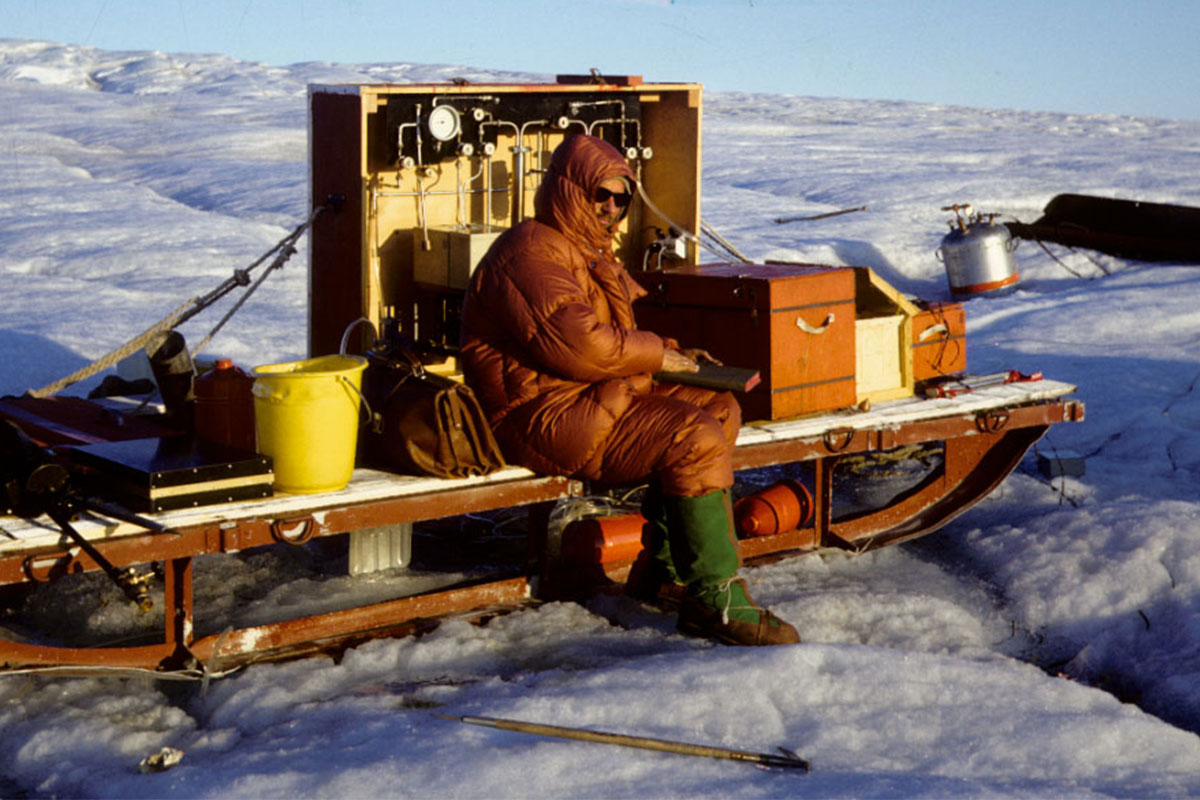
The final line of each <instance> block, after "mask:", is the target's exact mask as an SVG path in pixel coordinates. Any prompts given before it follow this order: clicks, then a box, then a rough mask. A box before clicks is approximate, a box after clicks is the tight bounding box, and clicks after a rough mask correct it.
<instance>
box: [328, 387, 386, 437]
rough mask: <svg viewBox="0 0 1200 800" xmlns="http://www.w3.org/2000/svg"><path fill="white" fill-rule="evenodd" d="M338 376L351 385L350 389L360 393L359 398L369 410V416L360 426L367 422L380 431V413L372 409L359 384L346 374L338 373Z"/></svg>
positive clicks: (357, 393)
mask: <svg viewBox="0 0 1200 800" xmlns="http://www.w3.org/2000/svg"><path fill="white" fill-rule="evenodd" d="M338 378H339V379H340V380H342V381H345V383H346V386H348V387H350V391H352V392H354V393H355V394H356V395H358V399H359V400H361V401H362V408H365V409H366V410H367V418H366V419H364V420H363V421H362V422H360V423H358V426H359V427H360V428H361V427H362V426H364V425H366V424H367V423H370V424H371V425H373V426H375V428H376V432H377V433H378V432H379V431H378V423H379V421H380V418H379V416H378V415H376V414H375V412H374V411H372V410H371V403H370V402H369V401H368V400H367V396H366V395H365V394H363V393H362V390H360V389H359V388H358V387H357V386H355V385H354V382H353V381H351V380H350V379H349V378H347V377H346V376H345V375H338Z"/></svg>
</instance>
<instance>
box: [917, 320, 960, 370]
mask: <svg viewBox="0 0 1200 800" xmlns="http://www.w3.org/2000/svg"><path fill="white" fill-rule="evenodd" d="M912 325H913V331H912V354H913V377H914V378H915V379H916V380H917V381H925V380H930V379H931V378H939V377H941V376H943V375H953V374H955V373H958V372H962V371H964V370H965V369H966V368H967V337H966V328H967V325H966V314H965V312H964V311H963V307H962V304H961V303H930V304H929V305H928V306H927V307H926V308H925V309H923V310H922V311H920V313H918V314H917V315H916V316H915V317H913V323H912Z"/></svg>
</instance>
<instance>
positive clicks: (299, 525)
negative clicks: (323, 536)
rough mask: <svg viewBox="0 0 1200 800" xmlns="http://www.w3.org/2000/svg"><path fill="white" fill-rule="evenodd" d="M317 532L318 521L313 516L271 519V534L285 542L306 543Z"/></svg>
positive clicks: (278, 540) (277, 539) (276, 539)
mask: <svg viewBox="0 0 1200 800" xmlns="http://www.w3.org/2000/svg"><path fill="white" fill-rule="evenodd" d="M316 532H317V521H316V520H314V519H313V518H312V517H311V516H307V517H292V518H291V519H274V520H271V536H272V537H273V538H274V539H275V541H277V542H283V543H284V544H294V545H297V546H299V545H302V544H305V543H306V542H308V540H309V539H311V538H313V535H314V534H316Z"/></svg>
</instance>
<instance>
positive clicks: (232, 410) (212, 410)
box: [195, 358, 255, 453]
mask: <svg viewBox="0 0 1200 800" xmlns="http://www.w3.org/2000/svg"><path fill="white" fill-rule="evenodd" d="M253 386H254V378H252V377H251V376H249V375H247V374H246V373H245V372H243V371H242V370H240V369H238V368H237V367H235V366H234V365H233V362H232V361H230V360H229V359H227V358H223V359H220V360H219V361H217V363H216V365H215V366H214V367H213V368H212V369H211V370H209V371H208V372H206V373H204V374H203V375H201V376H199V377H198V378H196V389H195V391H196V436H197V437H199V438H201V439H204V440H206V441H210V442H216V443H218V444H223V445H226V446H228V447H234V448H237V449H238V450H245V451H248V452H251V453H253V452H254V451H255V435H254V395H253V394H251V392H250V389H251V387H253Z"/></svg>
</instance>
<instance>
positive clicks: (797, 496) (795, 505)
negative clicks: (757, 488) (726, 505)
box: [733, 480, 813, 539]
mask: <svg viewBox="0 0 1200 800" xmlns="http://www.w3.org/2000/svg"><path fill="white" fill-rule="evenodd" d="M812 514H813V500H812V495H811V494H810V493H809V491H808V489H807V488H805V486H804V484H802V483H800V482H799V481H794V480H782V481H779V482H778V483H775V484H772V485H771V486H768V487H767V488H766V489H763V490H762V491H761V492H756V493H755V494H752V495H749V496H747V497H743V498H742V499H741V500H739V501H738V502H737V504H736V505H734V507H733V516H734V518H735V519H736V520H737V529H738V536H739V537H741V538H743V539H745V538H748V537H751V536H774V535H775V534H777V533H783V532H784V531H790V530H795V529H796V528H799V527H800V526H801V525H806V524H808V522H809V521H810V520H811V519H812Z"/></svg>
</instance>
